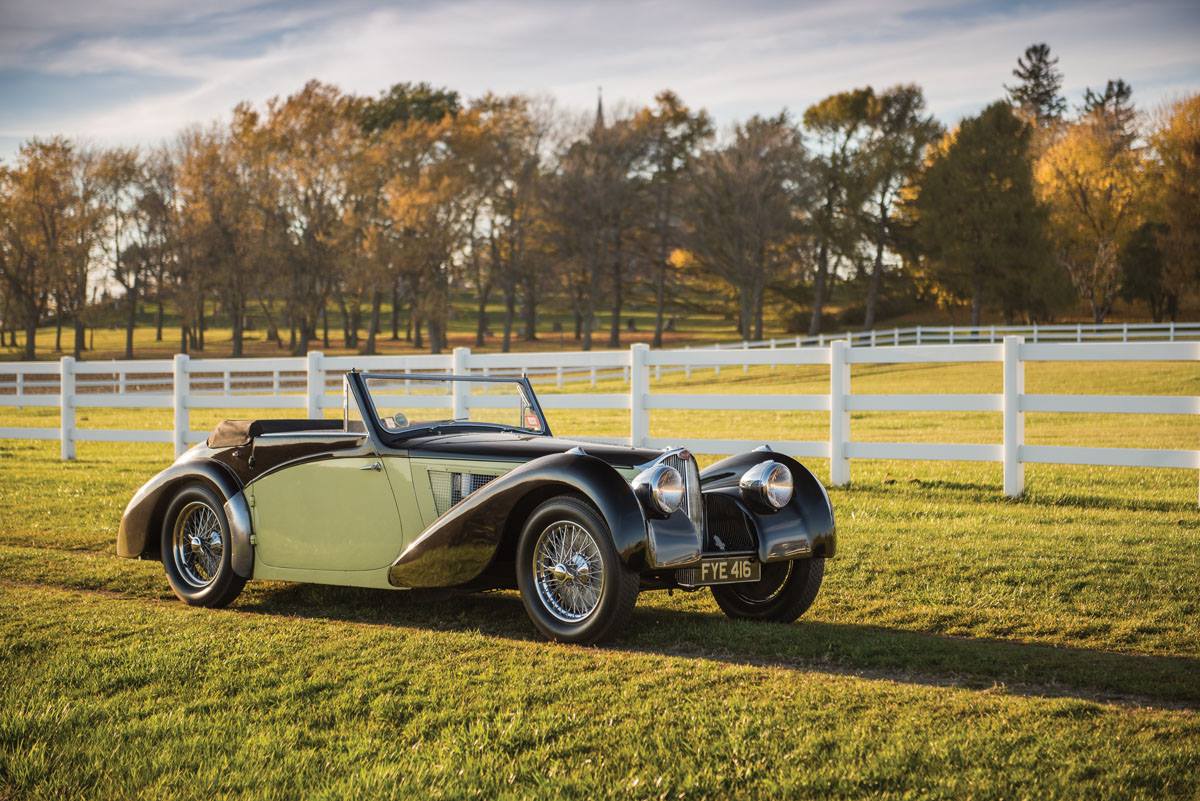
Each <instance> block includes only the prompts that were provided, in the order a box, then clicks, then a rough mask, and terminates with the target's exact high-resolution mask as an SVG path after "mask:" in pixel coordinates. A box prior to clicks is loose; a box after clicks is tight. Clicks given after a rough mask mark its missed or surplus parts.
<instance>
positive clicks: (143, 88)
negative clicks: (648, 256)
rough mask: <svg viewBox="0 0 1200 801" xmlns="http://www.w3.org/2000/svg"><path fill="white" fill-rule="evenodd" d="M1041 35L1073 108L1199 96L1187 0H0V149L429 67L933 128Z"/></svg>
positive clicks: (170, 131) (612, 93)
mask: <svg viewBox="0 0 1200 801" xmlns="http://www.w3.org/2000/svg"><path fill="white" fill-rule="evenodd" d="M1042 41H1044V42H1047V43H1049V44H1050V46H1051V49H1052V51H1053V52H1054V53H1055V54H1057V55H1058V56H1059V58H1060V62H1059V68H1060V69H1061V70H1062V71H1063V72H1064V74H1065V84H1064V92H1065V94H1066V96H1067V98H1068V100H1069V101H1070V102H1071V104H1072V106H1074V105H1076V104H1078V102H1079V100H1080V98H1081V96H1082V94H1083V90H1084V89H1085V87H1088V86H1091V87H1103V85H1104V82H1105V81H1106V80H1107V79H1109V78H1117V77H1121V78H1124V79H1125V80H1126V81H1127V82H1129V83H1131V84H1132V85H1133V88H1134V97H1135V100H1136V101H1137V102H1138V103H1139V105H1140V106H1142V107H1145V108H1152V107H1154V106H1156V105H1158V104H1160V103H1162V102H1163V101H1165V100H1169V99H1172V98H1177V97H1179V96H1181V95H1183V94H1184V93H1188V92H1195V91H1200V0H1183V2H1151V3H1146V2H1137V1H1136V0H1134V2H1129V0H1123V1H1122V2H1074V1H1071V0H1064V1H1063V2H1058V1H1057V0H1048V2H1037V3H1021V2H1017V3H986V2H955V1H953V0H891V1H889V0H846V1H845V2H840V3H810V2H803V0H799V1H797V2H759V1H758V0H743V1H742V2H737V3H720V2H706V1H705V0H690V1H689V0H655V1H654V2H638V3H634V2H620V1H619V0H618V1H616V2H599V0H574V2H572V1H571V0H524V1H523V2H514V0H497V1H496V2H482V1H481V0H450V1H449V2H432V1H430V2H422V1H416V2H396V3H382V2H370V1H369V0H346V1H345V2H329V0H311V1H310V2H294V3H281V2H254V1H253V0H228V1H226V0H161V1H160V2H138V0H0V158H3V159H9V158H11V157H12V156H13V155H14V154H15V152H16V150H17V147H18V146H19V144H20V142H22V141H24V140H26V139H28V138H30V137H35V136H41V137H44V136H50V135H54V134H64V135H67V136H71V137H75V138H78V139H80V140H82V141H85V142H89V143H92V144H97V145H111V144H147V145H152V144H156V143H158V142H162V141H164V140H168V139H170V138H172V137H173V136H174V135H175V134H176V133H177V132H178V131H180V130H181V129H182V128H184V127H185V126H187V125H189V124H192V123H197V122H209V121H212V120H214V119H219V118H223V117H225V116H226V115H228V113H229V111H230V109H232V107H233V106H234V105H235V104H236V103H238V102H239V101H243V100H248V101H251V102H253V103H256V104H261V103H263V102H264V101H266V100H267V99H268V98H270V97H273V96H277V95H287V94H289V93H291V92H293V91H296V90H297V89H299V88H300V87H301V86H302V85H303V83H304V82H305V81H306V80H308V79H310V78H317V79H320V80H322V81H327V82H331V83H334V84H336V85H338V86H340V87H341V88H343V89H344V90H347V91H351V92H355V93H360V94H376V93H378V92H380V91H381V90H383V89H385V88H386V87H388V86H390V85H392V84H393V83H396V82H399V81H429V82H431V83H433V84H435V85H444V86H448V87H450V88H453V89H457V90H458V91H459V92H461V93H462V94H463V95H464V96H466V97H468V98H469V97H473V96H477V95H479V94H482V93H483V92H485V91H488V90H491V91H495V92H500V93H509V92H527V93H533V94H543V95H549V96H551V97H553V98H554V99H555V100H556V102H557V103H558V104H559V105H560V106H562V107H565V108H567V109H578V110H579V111H584V110H586V109H588V108H594V106H595V102H596V95H597V91H598V89H600V88H601V87H602V88H603V93H604V98H605V102H606V103H609V102H618V101H624V102H628V103H633V104H641V103H646V102H649V101H650V100H651V99H652V98H653V96H654V94H655V93H656V92H657V91H659V90H660V89H663V88H671V89H674V90H675V91H676V92H677V93H679V94H680V95H681V96H682V97H683V99H684V100H685V101H686V102H687V103H689V104H690V105H692V106H694V107H704V108H707V109H708V110H709V111H710V112H711V113H712V114H713V115H714V116H715V118H716V120H717V122H718V124H719V125H721V126H728V125H730V124H731V123H733V122H735V121H737V120H740V119H744V118H745V117H747V116H749V115H751V114H754V113H764V114H774V113H777V112H778V111H779V110H780V109H781V108H788V109H790V110H791V111H792V112H793V113H796V114H800V113H802V112H803V110H804V108H805V107H806V106H807V105H809V104H810V103H812V102H814V101H816V100H819V99H820V98H822V97H824V96H826V95H828V94H831V93H833V92H837V91H841V90H845V89H851V88H854V87H857V86H864V85H872V86H875V87H876V88H882V87H885V86H890V85H892V84H896V83H908V82H915V83H918V84H920V85H921V86H922V87H924V89H925V93H926V97H927V99H928V101H929V105H930V108H931V109H932V111H933V112H934V113H935V114H937V116H938V117H939V118H940V119H941V120H942V121H943V122H946V123H948V124H953V123H954V122H956V121H957V120H958V119H960V118H961V117H963V116H965V115H968V114H971V113H973V112H975V111H977V110H979V109H980V108H982V107H983V106H985V105H986V104H987V103H989V102H991V101H993V100H995V99H997V98H999V97H1001V96H1002V95H1003V92H1004V89H1003V85H1004V84H1005V83H1006V82H1008V83H1010V82H1011V81H1012V77H1011V70H1012V68H1013V66H1014V65H1015V61H1016V58H1017V56H1018V55H1020V54H1021V52H1022V51H1023V50H1024V48H1025V47H1026V46H1027V45H1029V44H1031V43H1033V42H1042Z"/></svg>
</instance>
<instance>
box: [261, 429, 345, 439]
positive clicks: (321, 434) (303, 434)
mask: <svg viewBox="0 0 1200 801" xmlns="http://www.w3.org/2000/svg"><path fill="white" fill-rule="evenodd" d="M366 438H367V432H365V431H362V432H359V431H272V432H270V433H268V434H259V435H258V436H257V437H255V439H366Z"/></svg>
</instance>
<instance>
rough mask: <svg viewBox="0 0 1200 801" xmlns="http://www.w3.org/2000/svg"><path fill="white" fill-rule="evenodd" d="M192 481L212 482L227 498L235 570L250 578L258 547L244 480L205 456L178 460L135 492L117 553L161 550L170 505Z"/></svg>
mask: <svg viewBox="0 0 1200 801" xmlns="http://www.w3.org/2000/svg"><path fill="white" fill-rule="evenodd" d="M191 481H201V482H204V483H205V484H208V485H209V486H210V487H212V488H213V489H214V490H215V491H216V492H217V493H218V494H219V495H220V496H221V497H222V498H223V499H224V500H225V516H226V518H227V519H228V521H229V528H230V539H231V542H230V559H231V564H232V567H233V571H234V572H235V573H237V574H238V575H239V576H242V577H243V578H249V577H250V575H251V573H252V572H253V564H254V549H253V546H252V545H251V544H250V509H249V506H248V505H247V503H246V497H245V495H243V494H242V485H241V482H239V481H238V480H237V477H236V476H234V475H233V473H232V472H230V470H229V469H228V468H226V467H224V466H223V465H221V464H220V463H218V462H215V461H213V460H211V459H208V458H203V457H201V458H190V459H182V460H180V461H178V462H176V463H175V464H173V465H171V466H170V467H168V468H167V469H165V470H163V471H162V472H160V473H159V474H158V475H156V476H154V477H153V478H151V479H150V480H149V481H147V482H146V483H145V484H143V485H142V486H141V488H139V489H138V491H137V492H136V493H134V496H133V498H132V499H131V500H130V501H129V504H128V505H127V506H126V507H125V513H124V514H123V515H121V525H120V527H119V528H118V529H117V556H123V557H125V558H127V559H137V558H139V557H142V556H147V555H151V554H155V553H156V552H157V550H158V539H157V538H158V535H159V532H160V531H161V530H162V519H163V515H164V514H166V511H167V506H168V505H170V503H171V498H172V497H173V496H174V494H175V490H176V489H178V488H179V487H181V486H183V485H184V484H187V483H189V482H191Z"/></svg>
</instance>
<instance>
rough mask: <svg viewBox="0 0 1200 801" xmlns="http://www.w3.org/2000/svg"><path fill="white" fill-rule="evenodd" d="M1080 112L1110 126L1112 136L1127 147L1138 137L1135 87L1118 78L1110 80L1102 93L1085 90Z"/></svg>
mask: <svg viewBox="0 0 1200 801" xmlns="http://www.w3.org/2000/svg"><path fill="white" fill-rule="evenodd" d="M1080 114H1081V115H1082V116H1084V117H1093V118H1095V119H1096V120H1097V121H1099V122H1100V123H1101V124H1103V125H1106V126H1108V128H1109V129H1110V131H1111V134H1112V136H1113V137H1114V139H1116V140H1117V141H1118V142H1119V143H1120V144H1122V145H1123V146H1125V147H1130V146H1132V145H1133V141H1134V139H1136V138H1137V109H1136V108H1134V105H1133V87H1132V86H1130V85H1129V84H1127V83H1125V81H1123V80H1121V79H1120V78H1117V79H1116V80H1115V81H1109V82H1108V83H1107V84H1106V85H1105V87H1104V91H1103V92H1102V93H1100V92H1093V91H1092V90H1091V89H1086V90H1084V93H1083V106H1082V107H1081V108H1080Z"/></svg>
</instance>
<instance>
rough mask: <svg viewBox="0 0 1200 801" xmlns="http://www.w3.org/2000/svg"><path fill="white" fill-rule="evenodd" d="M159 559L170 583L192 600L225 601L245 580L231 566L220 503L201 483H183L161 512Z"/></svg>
mask: <svg viewBox="0 0 1200 801" xmlns="http://www.w3.org/2000/svg"><path fill="white" fill-rule="evenodd" d="M161 553H162V561H163V568H164V569H165V570H166V573H167V581H168V582H170V584H171V589H172V590H174V592H175V595H176V596H178V597H179V599H180V600H181V601H183V602H184V603H187V604H191V605H192V606H208V607H221V606H228V605H229V604H230V603H231V602H232V601H233V599H234V598H237V597H238V595H239V594H240V593H241V591H242V587H244V586H245V585H246V580H245V579H244V578H242V577H241V576H239V575H237V574H236V573H234V572H233V566H232V565H231V562H230V559H231V554H230V534H229V521H228V520H227V519H226V518H225V509H224V504H223V503H222V502H221V500H220V498H219V497H218V496H217V494H216V493H215V492H213V491H212V490H211V489H210V488H209V487H207V486H206V485H204V484H199V483H195V484H188V485H187V486H185V487H184V488H183V489H182V490H180V491H179V493H178V494H176V496H175V497H174V498H173V499H172V500H171V505H170V506H169V507H167V513H166V515H165V516H164V517H163V529H162V551H161Z"/></svg>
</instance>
